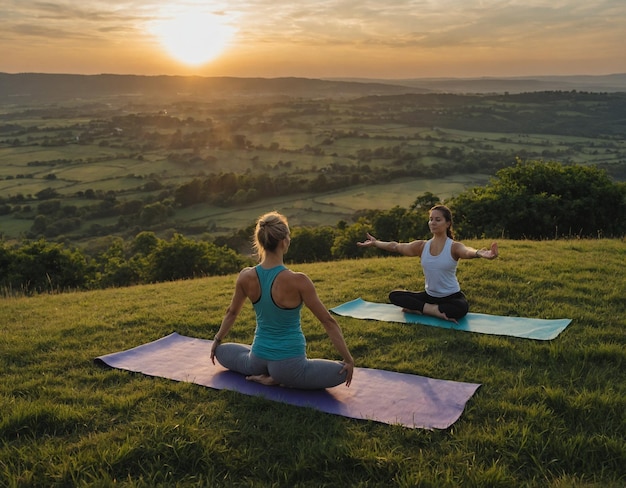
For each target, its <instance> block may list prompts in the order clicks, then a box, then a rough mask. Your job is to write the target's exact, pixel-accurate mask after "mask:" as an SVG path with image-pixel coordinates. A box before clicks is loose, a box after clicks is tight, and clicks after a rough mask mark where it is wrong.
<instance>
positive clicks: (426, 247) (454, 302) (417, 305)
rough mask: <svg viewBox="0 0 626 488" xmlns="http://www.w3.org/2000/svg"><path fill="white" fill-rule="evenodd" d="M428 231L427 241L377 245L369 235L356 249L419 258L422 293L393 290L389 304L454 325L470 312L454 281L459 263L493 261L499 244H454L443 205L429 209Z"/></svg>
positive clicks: (447, 211)
mask: <svg viewBox="0 0 626 488" xmlns="http://www.w3.org/2000/svg"><path fill="white" fill-rule="evenodd" d="M428 227H429V228H430V232H431V233H432V235H433V236H432V238H431V239H429V240H427V241H426V240H415V241H411V242H405V243H399V242H396V241H379V240H378V239H376V238H375V237H374V236H372V235H371V234H369V233H368V234H367V239H366V240H365V241H363V242H358V243H357V245H358V246H362V247H377V248H379V249H383V250H385V251H390V252H397V253H399V254H402V255H403V256H419V257H420V259H421V263H422V269H423V270H424V279H425V286H424V291H420V292H414V291H408V290H394V291H392V292H391V293H390V294H389V300H390V301H391V303H393V304H394V305H397V306H399V307H402V309H403V310H404V311H405V312H408V313H419V314H424V315H432V316H434V317H439V318H441V319H444V320H450V321H452V322H457V320H458V319H460V318H462V317H464V316H465V315H466V314H467V312H468V310H469V305H468V303H467V299H466V298H465V295H464V294H463V292H462V291H461V287H460V285H459V282H458V280H457V278H456V269H457V265H458V261H459V259H476V258H484V259H495V258H497V257H498V244H497V243H496V242H494V243H492V244H491V249H479V250H477V249H474V248H472V247H469V246H466V245H465V244H463V243H461V242H458V241H455V240H454V233H453V231H452V213H451V212H450V209H449V208H448V207H446V206H445V205H435V206H434V207H433V208H431V209H430V213H429V218H428Z"/></svg>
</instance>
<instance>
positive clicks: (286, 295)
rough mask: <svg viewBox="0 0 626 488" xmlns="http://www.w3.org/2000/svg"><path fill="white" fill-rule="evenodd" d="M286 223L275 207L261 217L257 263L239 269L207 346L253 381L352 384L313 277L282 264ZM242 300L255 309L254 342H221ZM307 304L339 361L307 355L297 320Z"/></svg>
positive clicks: (335, 327)
mask: <svg viewBox="0 0 626 488" xmlns="http://www.w3.org/2000/svg"><path fill="white" fill-rule="evenodd" d="M289 243H290V237H289V225H288V223H287V219H286V218H285V217H284V216H283V215H281V214H279V213H278V212H270V213H267V214H265V215H262V216H261V217H259V219H258V221H257V224H256V229H255V233H254V246H255V249H256V251H257V253H258V255H259V258H260V263H259V264H258V265H257V266H255V267H249V268H245V269H243V270H242V271H241V272H240V273H239V276H238V277H237V283H236V285H235V292H234V294H233V297H232V300H231V303H230V305H229V307H228V309H227V310H226V314H225V315H224V318H223V320H222V324H221V326H220V329H219V330H218V332H217V334H215V339H214V340H213V345H212V347H211V361H212V362H213V364H215V359H217V360H218V362H219V363H220V364H221V365H222V366H224V367H225V368H227V369H230V370H231V371H236V372H238V373H241V374H244V375H246V378H247V379H249V380H251V381H257V382H259V383H263V384H266V385H284V386H288V387H291V388H301V389H323V388H331V387H333V386H337V385H340V384H342V383H345V384H346V386H350V382H351V381H352V373H353V371H354V359H353V358H352V355H351V354H350V351H349V350H348V346H347V345H346V342H345V340H344V338H343V334H342V332H341V328H340V327H339V324H338V323H337V321H336V320H335V319H334V317H333V316H332V315H331V314H330V312H329V311H328V309H327V308H326V307H325V306H324V304H323V303H322V302H321V300H320V299H319V297H318V295H317V291H316V290H315V286H314V285H313V282H312V281H311V279H310V278H309V277H308V276H307V275H305V274H304V273H296V272H293V271H291V270H290V269H288V268H287V267H285V265H284V264H283V255H284V254H285V253H286V252H287V250H288V249H289ZM246 299H249V300H250V301H251V302H252V305H253V307H254V311H255V314H256V329H255V332H254V340H253V342H252V346H249V345H247V344H238V343H222V341H223V340H224V338H225V337H226V335H227V334H228V332H229V331H230V329H231V327H232V326H233V324H234V322H235V319H236V318H237V316H238V315H239V312H240V311H241V308H242V307H243V304H244V303H245V301H246ZM302 305H306V306H307V307H308V308H309V309H310V310H311V312H313V314H314V315H315V316H316V317H317V319H318V320H319V321H320V323H321V324H322V326H323V327H324V329H325V330H326V333H327V334H328V336H329V337H330V340H331V342H332V343H333V345H334V346H335V349H337V352H338V353H339V354H340V355H341V357H342V358H343V361H332V360H328V359H309V358H307V357H306V339H305V337H304V334H303V333H302V328H301V325H300V311H301V309H302Z"/></svg>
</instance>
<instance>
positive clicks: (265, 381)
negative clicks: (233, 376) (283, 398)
mask: <svg viewBox="0 0 626 488" xmlns="http://www.w3.org/2000/svg"><path fill="white" fill-rule="evenodd" d="M246 379H247V380H248V381H255V382H257V383H261V384H262V385H266V386H275V385H278V382H277V381H276V380H274V378H272V377H271V376H270V375H268V374H255V375H250V376H246Z"/></svg>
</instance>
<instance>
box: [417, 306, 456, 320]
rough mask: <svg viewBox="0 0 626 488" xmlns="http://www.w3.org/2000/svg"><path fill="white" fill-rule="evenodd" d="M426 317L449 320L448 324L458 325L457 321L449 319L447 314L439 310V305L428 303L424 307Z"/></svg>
mask: <svg viewBox="0 0 626 488" xmlns="http://www.w3.org/2000/svg"><path fill="white" fill-rule="evenodd" d="M424 315H430V316H431V317H437V318H438V319H443V320H447V321H448V322H454V323H455V324H458V322H457V320H456V319H451V318H449V317H448V316H447V315H446V314H445V313H443V312H442V311H441V310H439V305H436V304H434V303H427V304H426V305H424Z"/></svg>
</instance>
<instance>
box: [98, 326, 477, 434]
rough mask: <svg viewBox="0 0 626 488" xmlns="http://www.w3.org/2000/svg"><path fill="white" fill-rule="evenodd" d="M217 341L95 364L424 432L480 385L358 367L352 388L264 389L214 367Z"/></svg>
mask: <svg viewBox="0 0 626 488" xmlns="http://www.w3.org/2000/svg"><path fill="white" fill-rule="evenodd" d="M212 342H213V341H211V340H206V339H195V338H193V337H186V336H182V335H179V334H177V333H173V334H170V335H168V336H166V337H163V338H161V339H158V340H156V341H154V342H150V343H147V344H143V345H141V346H138V347H135V348H133V349H128V350H126V351H121V352H116V353H112V354H106V355H104V356H99V357H97V358H96V362H99V363H104V364H106V365H108V366H110V367H113V368H117V369H123V370H127V371H133V372H137V373H143V374H145V375H148V376H158V377H162V378H167V379H171V380H176V381H186V382H190V383H195V384H198V385H202V386H208V387H210V388H215V389H218V390H219V389H227V390H233V391H237V392H239V393H244V394H246V395H254V396H261V397H264V398H267V399H269V400H274V401H277V402H282V403H287V404H289V405H296V406H299V407H310V408H314V409H316V410H320V411H322V412H326V413H331V414H335V415H342V416H344V417H350V418H355V419H363V420H374V421H376V422H383V423H387V424H401V425H403V426H405V427H410V428H423V429H446V428H448V427H449V426H451V425H452V424H453V423H454V422H456V421H457V420H458V419H459V417H460V416H461V414H462V413H463V409H464V408H465V404H466V403H467V401H468V400H469V399H470V398H471V397H472V395H473V394H474V392H475V391H476V390H477V389H478V387H479V386H480V384H476V383H461V382H457V381H447V380H437V379H432V378H426V377H423V376H417V375H412V374H406V373H394V372H392V371H383V370H380V369H369V368H355V369H354V377H353V379H352V384H351V386H350V387H346V386H345V385H340V386H336V387H334V388H329V389H326V390H316V391H310V390H298V389H291V388H283V387H280V386H264V385H261V384H259V383H255V382H252V381H248V380H246V379H245V377H244V376H242V375H240V374H237V373H233V372H231V371H228V370H226V369H224V368H223V367H222V366H220V365H219V364H217V363H216V364H215V365H213V364H212V363H211V360H210V359H209V353H210V350H211V344H212Z"/></svg>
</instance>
